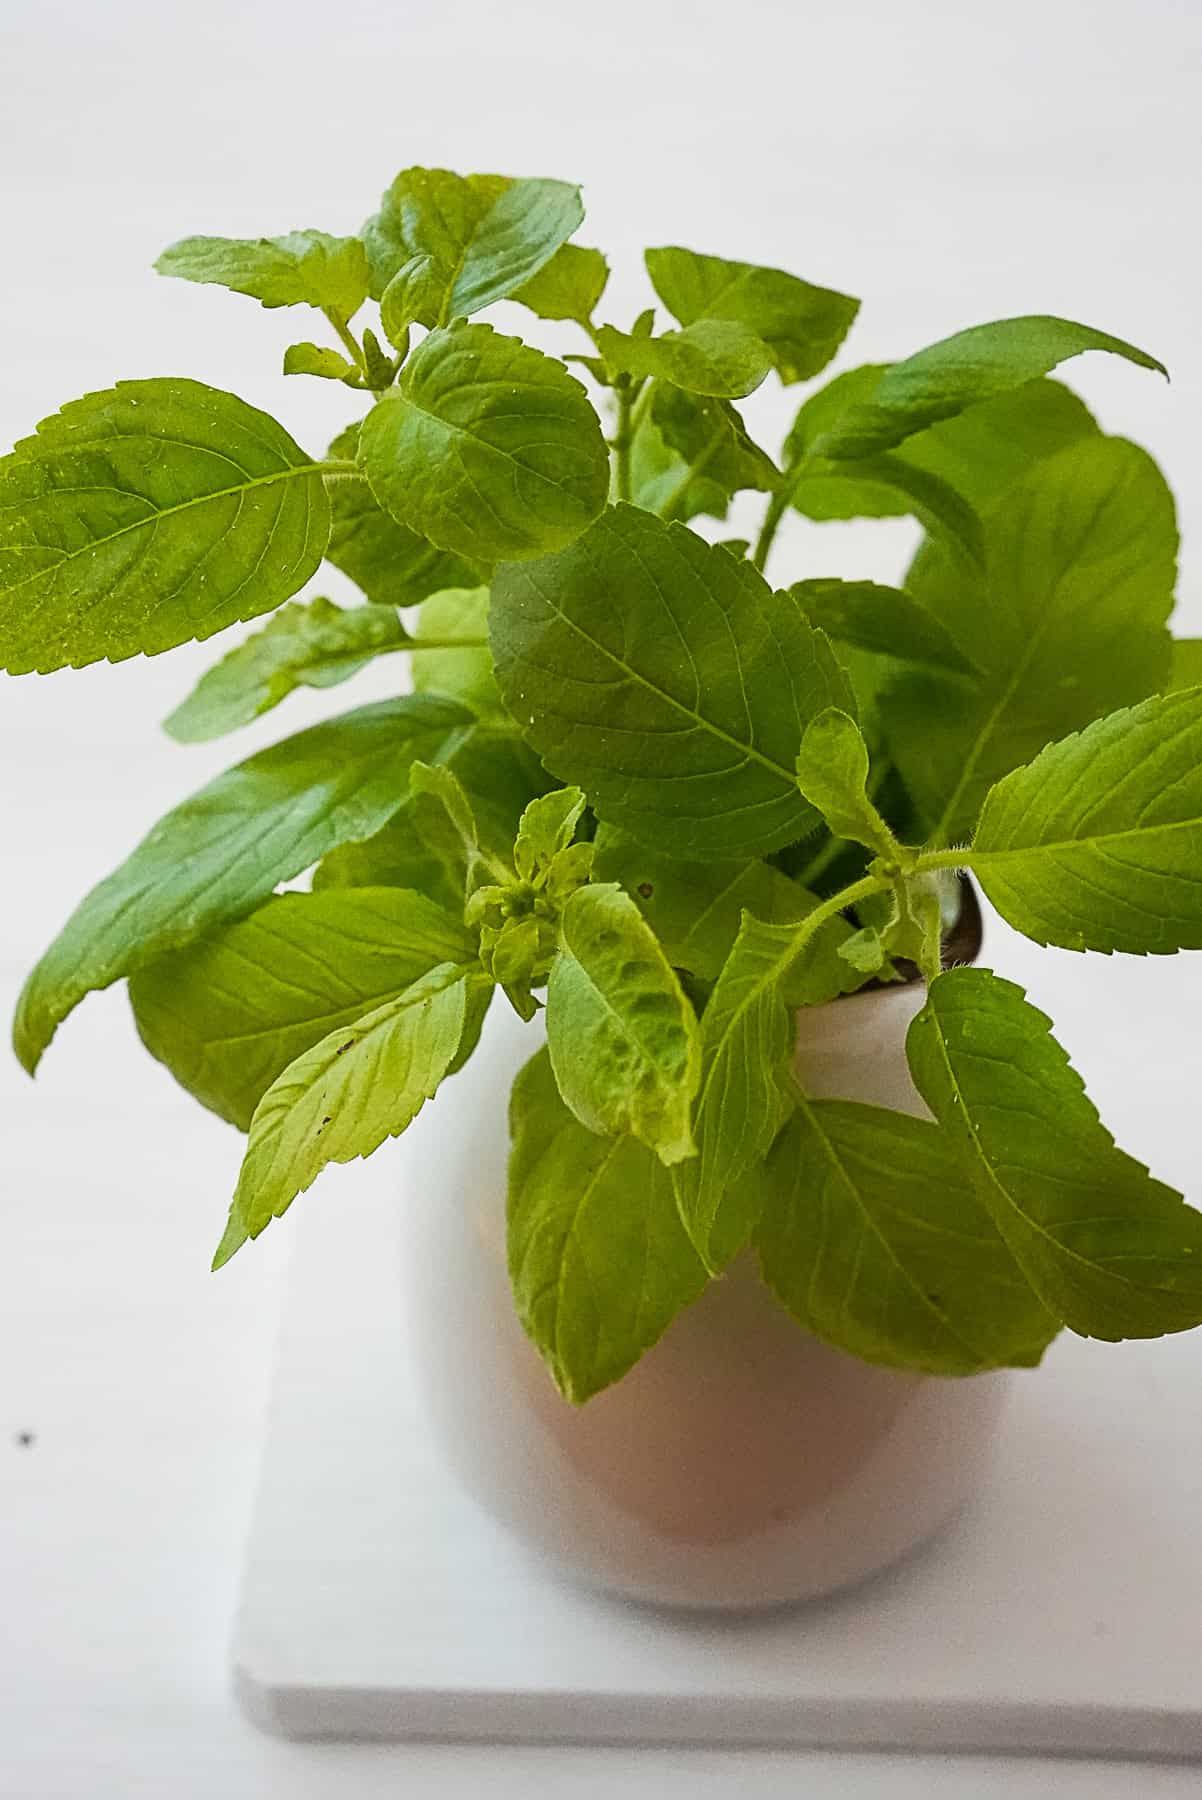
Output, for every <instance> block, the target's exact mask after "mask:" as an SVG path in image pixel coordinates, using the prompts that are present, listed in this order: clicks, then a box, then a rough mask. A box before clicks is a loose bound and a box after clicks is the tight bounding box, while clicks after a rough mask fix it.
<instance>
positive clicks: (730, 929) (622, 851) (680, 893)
mask: <svg viewBox="0 0 1202 1800" xmlns="http://www.w3.org/2000/svg"><path fill="white" fill-rule="evenodd" d="M593 879H594V880H595V881H618V882H621V884H622V886H623V887H624V888H625V890H626V892H627V893H628V894H629V895H630V897H631V899H632V900H633V901H634V903H635V905H636V906H637V907H638V909H639V911H640V912H641V913H642V915H643V917H644V918H645V919H646V921H647V923H648V924H649V925H650V927H651V929H652V930H653V931H654V933H655V935H656V937H657V938H658V939H659V941H660V943H661V944H662V945H663V947H664V950H665V951H666V953H667V956H668V959H669V961H670V962H671V963H672V964H673V965H674V966H675V967H677V968H680V969H688V970H689V971H690V972H691V973H692V974H694V975H698V976H700V977H701V979H702V980H703V981H716V980H717V979H718V976H719V974H720V973H721V971H722V965H723V963H724V962H725V961H726V959H727V957H728V956H729V954H730V950H731V946H732V945H733V943H734V941H735V938H736V937H737V936H738V932H739V924H740V921H741V919H742V915H743V913H744V912H749V913H751V914H753V916H754V917H755V918H757V919H760V920H762V921H763V922H764V923H765V924H769V925H787V924H792V923H793V922H794V921H795V920H797V919H801V918H804V917H805V915H806V913H808V912H809V911H810V909H811V907H812V906H813V904H814V896H813V895H812V894H807V893H806V891H805V889H804V888H800V887H798V885H797V883H796V882H795V881H790V880H789V878H788V877H787V876H785V875H782V874H781V872H780V870H779V869H774V868H773V867H772V866H771V864H770V863H766V862H759V861H756V862H729V863H728V862H704V863H702V862H696V863H694V862H682V861H680V859H679V858H678V857H673V856H664V855H663V854H661V852H659V851H658V850H652V849H649V848H648V846H647V845H646V844H641V843H640V842H639V841H638V839H637V838H632V837H630V836H628V835H627V834H626V833H625V832H622V831H616V830H615V829H614V828H613V827H612V826H610V825H602V827H601V829H600V830H599V831H598V833H597V847H596V855H595V857H594V859H593Z"/></svg>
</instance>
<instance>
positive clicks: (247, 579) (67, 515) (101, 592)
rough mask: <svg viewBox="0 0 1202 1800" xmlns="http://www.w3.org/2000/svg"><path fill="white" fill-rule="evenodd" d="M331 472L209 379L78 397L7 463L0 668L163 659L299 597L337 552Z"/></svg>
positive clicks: (0, 470) (1, 482)
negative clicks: (327, 481)
mask: <svg viewBox="0 0 1202 1800" xmlns="http://www.w3.org/2000/svg"><path fill="white" fill-rule="evenodd" d="M329 532H330V509H329V504H328V502H327V500H326V495H325V488H324V485H323V482H322V477H321V473H320V465H319V464H317V463H315V462H314V461H313V460H312V458H311V457H308V456H306V455H305V453H304V451H303V450H301V449H299V448H298V447H297V445H296V444H294V443H293V441H292V439H291V438H290V437H289V436H288V433H287V432H286V431H285V430H284V429H283V427H282V426H280V425H277V424H276V422H275V420H274V419H271V418H269V417H268V416H267V414H266V413H262V412H259V411H258V409H257V408H256V407H253V406H248V405H247V404H246V402H245V401H244V400H239V399H237V397H236V396H235V395H233V394H226V393H223V392H222V391H221V390H220V389H218V388H210V387H205V386H203V385H202V383H200V382H198V381H182V380H162V381H123V382H119V383H118V385H117V386H116V387H115V388H110V389H108V390H106V391H105V392H103V393H97V394H87V395H85V397H84V398H83V399H82V400H74V401H72V402H71V403H70V404H69V405H67V406H65V407H63V409H62V411H61V412H58V413H55V414H54V415H53V416H52V417H51V418H49V419H43V421H42V423H41V424H40V425H39V426H38V429H37V433H36V435H35V436H34V437H30V438H25V439H24V440H23V441H22V442H21V443H19V444H18V445H17V447H16V449H15V450H14V451H13V453H12V455H11V456H8V457H6V458H5V459H4V461H3V462H0V662H2V663H3V666H4V667H5V668H6V669H7V670H8V671H9V673H10V674H13V675H24V674H28V673H29V672H30V671H31V670H35V669H36V670H37V671H39V673H43V674H44V673H46V672H47V671H48V670H51V669H61V668H64V667H68V666H69V667H71V668H81V667H83V665H84V664H86V663H92V662H97V661H99V660H100V659H101V658H107V659H108V660H109V661H110V662H120V661H122V660H123V659H124V658H125V657H127V656H135V655H137V654H138V652H139V651H141V652H143V653H144V654H146V655H148V656H155V655H157V654H158V653H159V652H160V651H162V650H170V649H173V648H174V646H175V645H176V644H183V643H186V642H188V641H189V640H190V639H192V638H207V637H211V636H212V635H213V633H214V632H215V631H222V630H224V628H225V627H226V626H227V625H232V624H234V623H235V622H236V621H237V620H239V619H253V618H254V617H255V616H256V615H257V614H259V613H264V612H268V611H269V610H270V609H271V608H272V607H274V606H278V605H279V604H280V602H281V601H282V600H287V599H288V598H289V597H290V596H291V595H292V594H294V593H296V591H297V589H298V588H300V587H302V586H303V585H304V583H305V582H306V581H308V579H309V577H310V576H311V575H312V574H313V572H314V571H315V569H316V568H317V566H318V564H319V563H320V561H321V558H322V556H323V555H324V553H325V548H326V543H327V541H328V538H329Z"/></svg>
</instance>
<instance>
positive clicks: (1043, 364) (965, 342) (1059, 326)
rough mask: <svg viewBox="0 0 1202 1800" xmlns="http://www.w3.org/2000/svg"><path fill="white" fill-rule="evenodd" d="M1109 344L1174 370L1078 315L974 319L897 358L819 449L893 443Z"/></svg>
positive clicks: (834, 453) (865, 448)
mask: <svg viewBox="0 0 1202 1800" xmlns="http://www.w3.org/2000/svg"><path fill="white" fill-rule="evenodd" d="M1086 350H1108V351H1110V352H1111V353H1112V354H1113V355H1115V356H1123V357H1126V359H1127V361H1128V362H1133V363H1138V364H1139V366H1140V367H1141V368H1144V369H1156V370H1158V371H1159V373H1160V374H1162V375H1164V374H1167V371H1166V369H1165V367H1164V365H1163V363H1159V362H1157V360H1156V358H1155V357H1154V356H1149V355H1148V353H1147V352H1146V351H1145V350H1138V349H1136V347H1135V345H1134V344H1128V343H1126V342H1125V341H1124V340H1123V339H1122V338H1116V337H1111V336H1110V334H1109V333H1108V332H1105V331H1095V330H1094V329H1093V328H1092V326H1089V325H1078V324H1075V323H1074V322H1073V321H1072V320H1071V319H1056V318H1049V317H1044V316H1041V315H1035V314H1032V315H1029V316H1026V317H1023V318H1017V319H998V320H996V321H994V322H993V323H992V324H988V325H974V326H973V327H972V328H971V329H970V330H968V331H958V332H957V333H956V334H955V336H954V337H949V338H943V339H941V340H940V341H939V342H938V343H937V344H931V345H929V346H928V347H927V348H926V349H925V350H919V351H918V352H917V353H916V354H915V355H914V356H910V357H907V358H906V360H905V361H904V362H898V363H893V364H891V365H890V366H889V368H888V369H887V370H886V371H885V373H884V374H883V375H882V377H881V380H880V382H879V384H878V386H877V387H876V389H875V391H874V393H873V395H872V398H871V399H867V400H863V401H860V402H859V403H858V404H857V405H854V406H852V407H850V408H849V409H848V411H847V412H846V413H845V414H844V416H843V418H842V419H841V420H840V421H839V422H838V423H837V424H835V425H834V426H833V427H832V428H831V429H830V430H829V431H826V432H824V433H823V434H822V435H821V436H820V437H819V438H818V439H817V441H816V442H815V444H814V449H815V451H816V453H817V454H818V455H819V456H826V457H835V458H839V459H846V458H851V457H863V456H872V455H875V454H876V453H877V452H878V451H880V450H888V449H891V448H892V446H893V445H894V444H900V443H902V442H903V440H904V439H906V438H908V437H910V436H912V435H913V433H914V432H916V431H922V430H923V429H924V428H925V427H926V426H928V425H934V424H936V423H937V422H938V421H939V420H940V419H950V418H953V417H954V416H955V415H956V414H958V413H962V412H965V411H967V410H968V408H969V407H972V406H978V405H980V404H981V402H983V401H985V400H992V399H993V397H994V395H995V394H1002V393H1005V392H1006V391H1007V390H1008V389H1010V388H1016V387H1019V386H1021V385H1022V384H1023V383H1024V382H1027V381H1031V380H1033V379H1034V378H1035V377H1036V376H1039V375H1046V374H1047V373H1048V372H1049V370H1051V369H1054V368H1056V367H1057V365H1058V364H1060V363H1062V362H1064V361H1065V360H1066V359H1067V358H1068V357H1071V356H1080V355H1081V354H1082V352H1084V351H1086Z"/></svg>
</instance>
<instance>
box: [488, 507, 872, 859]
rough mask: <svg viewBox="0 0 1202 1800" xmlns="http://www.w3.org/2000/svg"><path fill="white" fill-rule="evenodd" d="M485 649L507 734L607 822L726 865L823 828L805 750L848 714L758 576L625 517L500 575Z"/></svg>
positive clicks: (824, 659) (840, 680)
mask: <svg viewBox="0 0 1202 1800" xmlns="http://www.w3.org/2000/svg"><path fill="white" fill-rule="evenodd" d="M491 631H492V644H493V661H494V664H495V666H496V671H497V681H498V684H499V686H500V689H501V693H502V696H503V697H504V699H505V703H506V705H507V706H508V708H509V710H510V712H511V713H512V715H513V717H514V718H515V719H516V720H517V721H518V723H519V724H520V725H521V726H523V727H524V728H525V730H526V735H527V737H528V738H529V740H530V742H531V743H532V744H533V745H534V747H535V748H536V749H537V750H538V752H539V754H540V755H541V756H542V757H543V760H544V761H545V763H546V765H547V767H548V768H549V769H551V770H552V772H553V773H554V774H556V775H558V776H559V777H560V779H561V780H562V781H569V782H575V783H577V784H578V785H579V786H580V787H582V788H583V789H584V790H585V792H586V793H587V794H588V796H589V799H590V801H591V803H592V805H593V807H594V808H595V810H596V812H597V813H598V815H599V816H600V817H601V818H603V819H605V820H606V821H608V822H611V823H613V824H615V825H618V826H621V827H622V828H623V829H624V830H627V831H630V832H631V833H632V834H633V835H635V836H636V837H641V838H643V839H645V841H646V842H647V843H649V844H652V845H655V846H656V847H658V848H660V849H662V850H664V851H666V852H667V853H669V854H671V855H679V856H682V857H692V858H693V859H698V858H709V857H714V858H717V859H722V860H730V859H734V858H737V857H740V856H752V855H756V854H759V853H761V852H764V851H768V850H772V849H775V848H777V847H778V846H780V845H782V844H786V843H788V842H790V841H791V840H792V839H795V838H797V837H799V836H800V835H801V834H802V833H803V832H804V831H805V830H806V828H807V826H808V825H809V824H811V823H812V821H813V817H814V815H813V811H812V809H811V808H809V807H807V806H806V805H805V803H804V802H803V800H802V798H801V795H800V793H799V792H798V789H797V782H796V777H795V771H794V764H795V760H796V756H797V746H798V744H799V743H800V742H801V734H802V732H803V731H804V730H805V727H806V725H807V724H808V722H809V720H810V719H811V718H813V716H814V715H815V713H818V712H821V710H822V708H823V707H824V706H830V705H834V706H842V707H843V708H844V710H852V709H853V707H854V702H853V700H852V697H851V690H850V688H849V687H848V684H847V681H846V678H845V676H844V675H843V672H842V670H841V669H840V668H839V666H838V664H837V662H836V661H835V658H834V656H833V654H832V652H831V649H830V646H829V645H828V644H827V642H826V640H825V638H823V637H822V636H821V634H820V633H817V632H815V631H813V630H812V629H811V628H810V626H809V625H808V624H807V623H806V622H805V620H804V619H803V618H802V616H801V613H800V611H799V610H798V608H797V607H796V605H795V604H794V603H793V602H792V601H791V600H790V599H789V598H788V596H787V595H782V594H773V593H772V591H771V590H770V589H769V587H768V585H767V583H766V582H765V581H764V579H763V577H762V576H761V575H760V574H758V572H757V571H756V570H755V569H753V568H752V567H751V565H750V564H748V563H740V562H736V561H735V559H734V558H733V557H732V556H729V555H728V554H727V553H726V551H725V550H720V549H718V548H716V547H714V546H713V545H709V544H705V543H703V542H702V541H701V539H700V538H698V537H696V536H695V535H694V534H693V533H692V532H690V531H687V530H685V529H684V528H683V527H682V526H680V525H668V524H665V523H664V522H663V521H662V520H660V519H655V518H652V517H651V516H650V515H649V514H646V513H643V512H640V511H638V510H637V509H636V508H634V507H627V506H619V507H614V508H611V509H609V510H608V511H607V512H606V513H604V514H603V516H602V517H601V518H600V519H599V520H598V521H597V522H596V524H595V525H593V526H592V528H591V529H590V530H589V531H588V532H587V533H586V535H585V536H584V537H583V538H581V539H580V540H579V541H578V542H577V543H576V544H574V545H573V546H572V547H571V549H569V550H566V551H562V552H560V554H559V555H557V556H553V557H547V558H545V559H544V560H543V561H542V562H540V563H538V564H537V565H535V566H527V565H525V564H503V565H502V566H501V568H500V569H499V570H498V572H497V578H496V581H495V583H494V586H493V598H492V618H491Z"/></svg>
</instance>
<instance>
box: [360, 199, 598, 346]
mask: <svg viewBox="0 0 1202 1800" xmlns="http://www.w3.org/2000/svg"><path fill="white" fill-rule="evenodd" d="M583 218H584V208H583V207H582V205H581V204H580V190H579V188H576V187H573V186H572V185H571V183H570V182H566V181H541V180H523V181H513V180H511V179H510V178H509V177H507V176H504V175H466V176H464V175H454V174H452V173H451V171H450V170H449V169H403V170H402V171H401V173H400V174H399V175H398V176H397V178H396V180H395V181H394V182H393V184H392V186H391V187H390V188H389V189H388V192H387V193H386V194H385V195H384V198H383V200H382V202H381V204H380V210H379V212H378V213H376V214H375V216H374V217H373V218H371V219H369V220H368V222H367V224H366V225H365V226H364V228H363V240H364V243H365V244H366V246H367V255H368V260H369V262H370V264H371V274H372V293H373V294H374V295H375V296H376V297H377V298H378V297H379V296H380V295H381V294H383V292H384V290H385V288H386V287H387V285H388V283H389V282H390V281H391V280H392V279H393V277H394V276H395V275H396V273H397V270H398V269H400V268H401V266H402V265H403V264H405V263H408V262H409V261H410V260H411V259H412V258H414V257H428V258H429V261H430V273H429V274H428V275H427V277H426V280H427V281H428V283H429V286H430V294H429V298H428V299H427V302H426V304H425V305H423V306H422V308H421V310H420V311H418V312H415V313H414V315H413V316H414V318H416V319H417V320H419V322H420V323H421V324H423V325H427V326H433V325H439V324H445V323H446V322H447V320H449V319H454V318H461V317H466V316H468V315H469V314H471V313H476V312H479V311H480V310H481V309H482V308H483V307H485V306H491V305H492V303H493V302H494V301H495V300H503V299H504V298H505V296H506V295H507V294H516V293H517V291H518V290H519V289H520V288H522V287H524V286H525V284H526V283H527V282H529V281H531V280H532V279H533V278H534V277H535V276H536V275H537V274H538V272H539V270H540V269H542V268H543V267H544V266H545V265H546V264H547V263H549V262H550V260H551V258H552V257H553V256H554V255H555V252H556V251H557V250H558V249H559V246H560V245H561V244H562V243H563V242H564V241H565V240H566V239H567V238H570V237H571V235H572V233H573V232H574V231H575V230H576V227H577V226H578V225H579V224H580V222H581V220H582V219H583Z"/></svg>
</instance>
